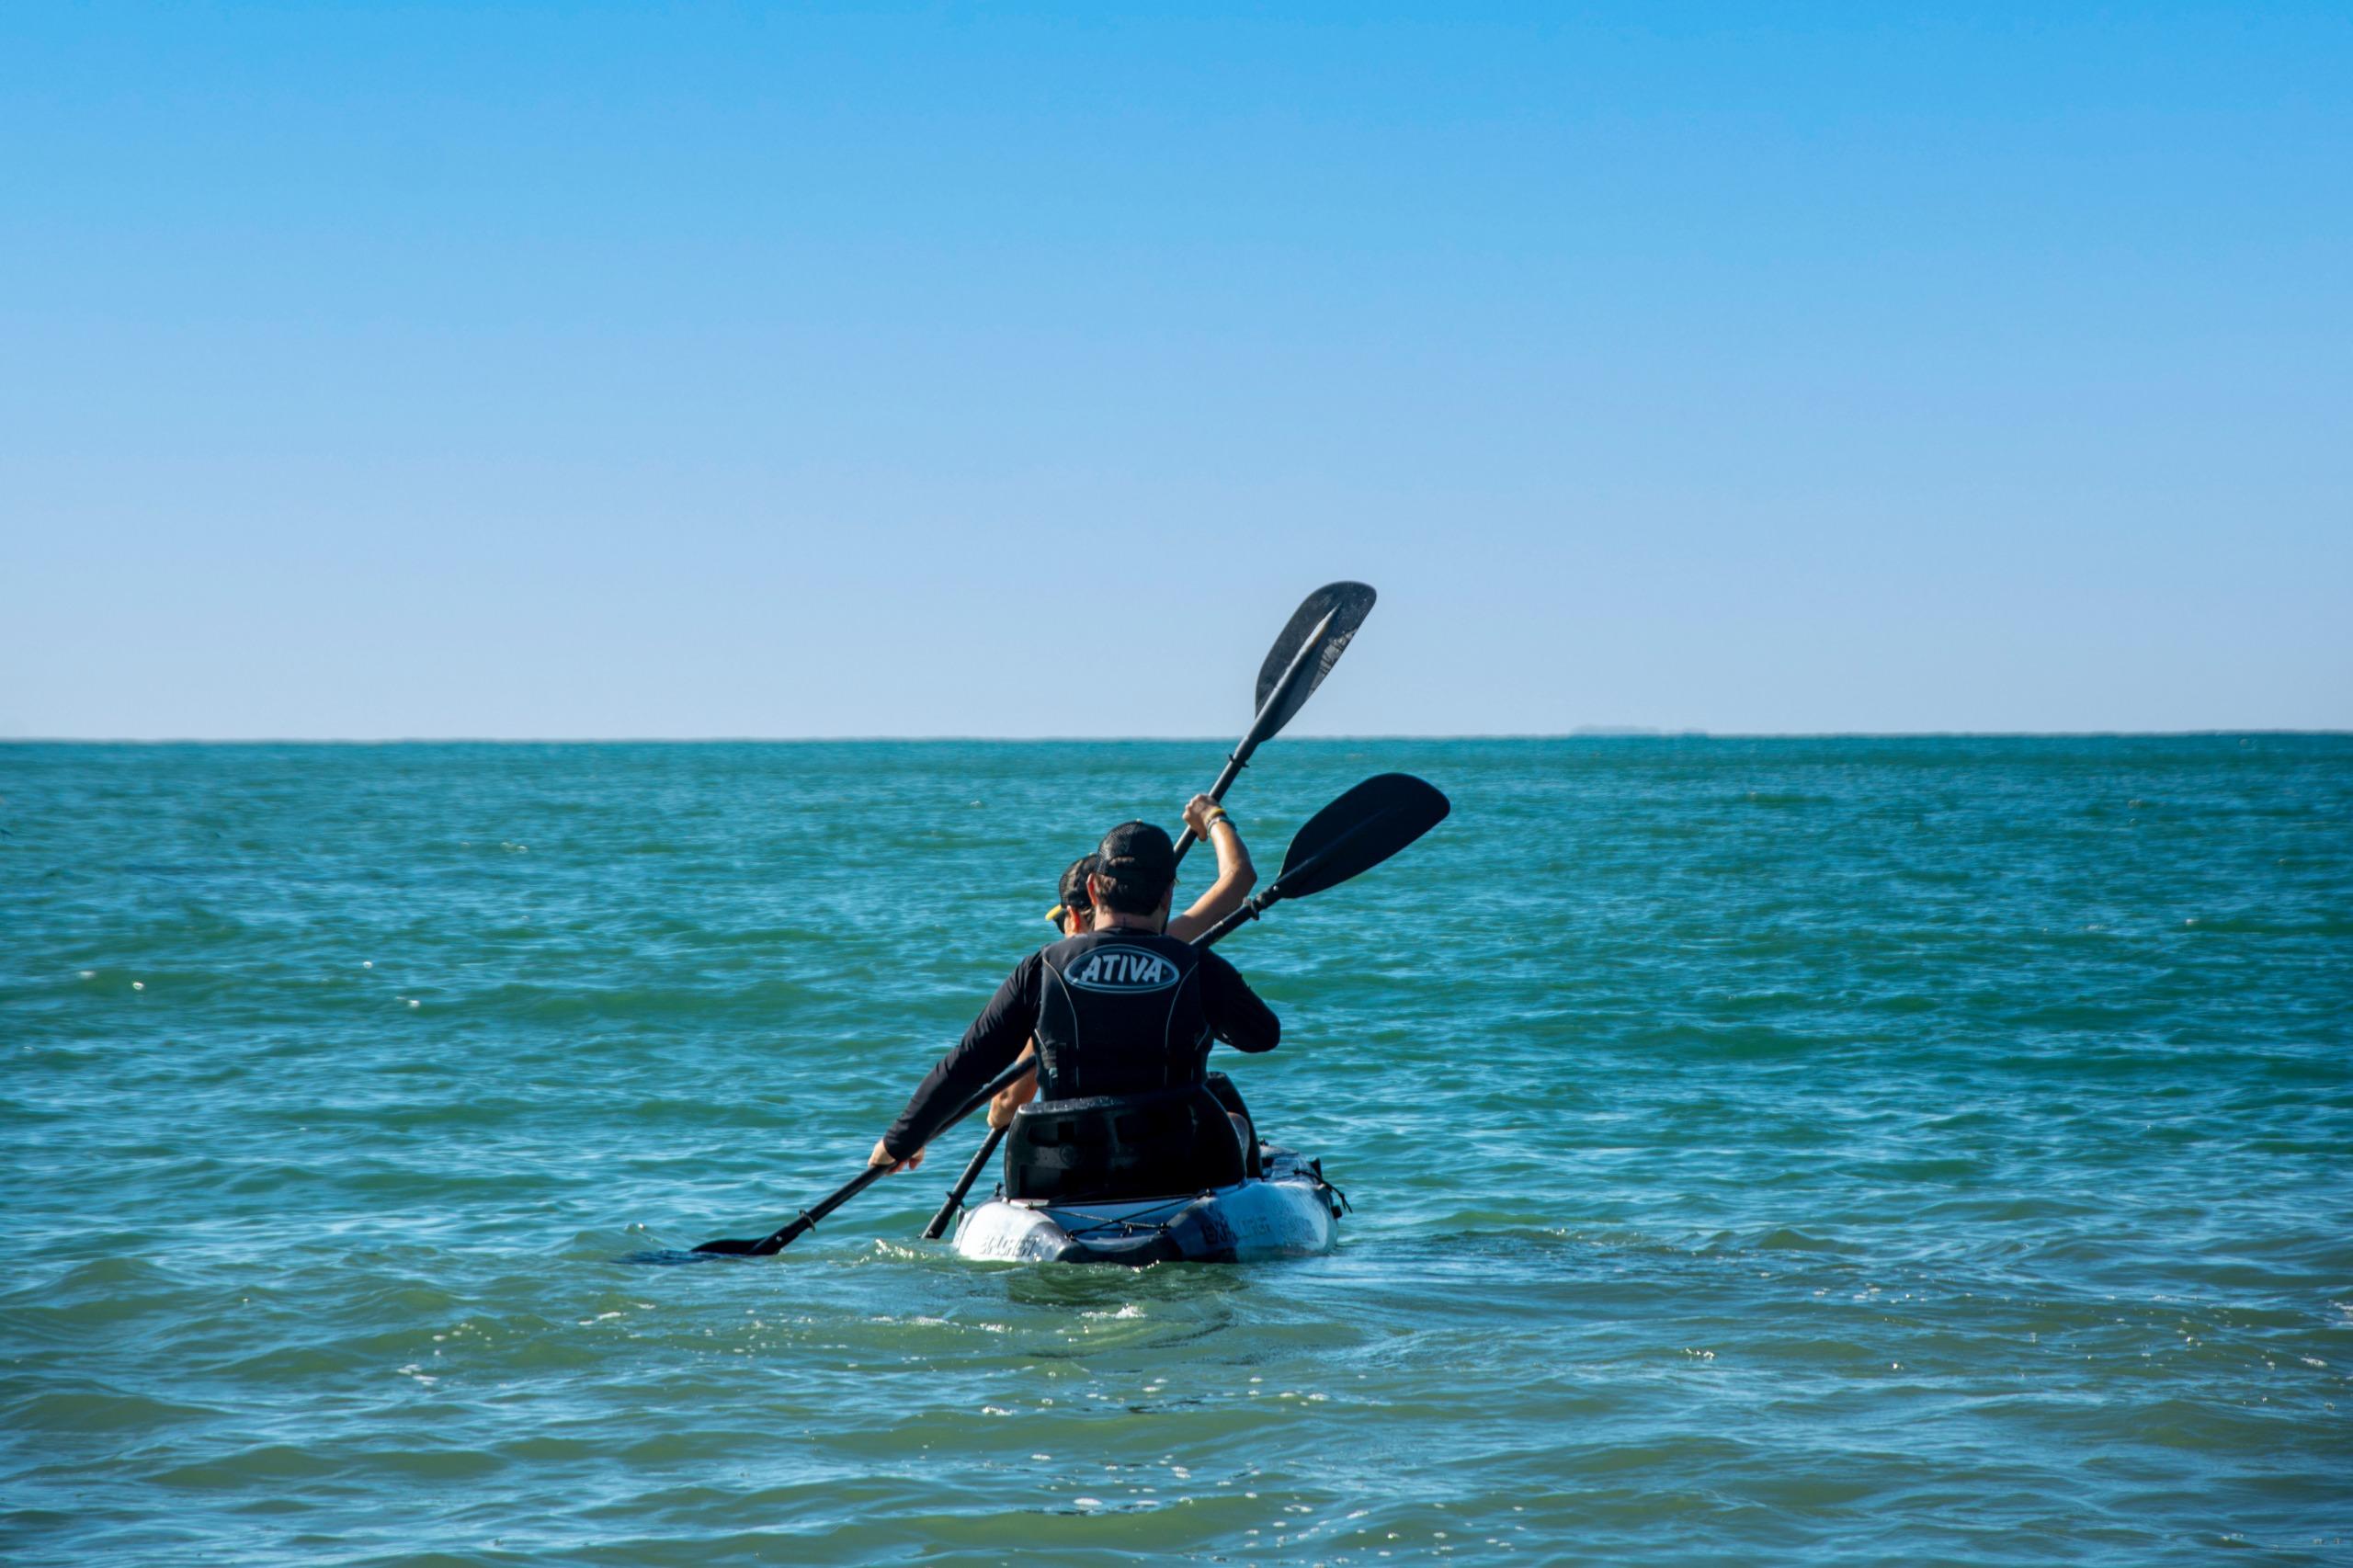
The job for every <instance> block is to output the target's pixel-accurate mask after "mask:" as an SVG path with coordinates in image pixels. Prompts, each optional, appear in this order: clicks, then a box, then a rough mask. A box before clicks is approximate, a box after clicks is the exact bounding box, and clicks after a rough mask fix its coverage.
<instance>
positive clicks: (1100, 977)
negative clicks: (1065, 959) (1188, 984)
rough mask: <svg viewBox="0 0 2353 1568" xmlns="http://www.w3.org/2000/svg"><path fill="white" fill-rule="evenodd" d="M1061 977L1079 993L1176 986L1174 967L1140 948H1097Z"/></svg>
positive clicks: (1157, 955) (1156, 989) (1157, 989)
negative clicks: (1078, 990)
mask: <svg viewBox="0 0 2353 1568" xmlns="http://www.w3.org/2000/svg"><path fill="white" fill-rule="evenodd" d="M1063 978H1064V979H1066V980H1068V981H1069V982H1070V983H1072V984H1073V985H1075V986H1077V987H1078V988H1079V989H1080V990H1082V991H1165V990H1166V989H1167V988H1168V987H1169V986H1172V985H1174V984H1176V965H1175V964H1173V963H1171V962H1169V961H1168V960H1166V959H1165V958H1162V957H1161V956H1160V955H1159V954H1158V953H1154V952H1147V951H1145V950H1144V949H1142V948H1097V949H1095V950H1094V951H1093V952H1091V953H1087V954H1086V955H1085V956H1083V957H1082V958H1080V960H1078V961H1077V962H1076V963H1074V964H1073V965H1071V966H1070V971H1069V973H1068V974H1066V975H1064V976H1063Z"/></svg>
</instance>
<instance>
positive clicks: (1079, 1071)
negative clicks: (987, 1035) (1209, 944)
mask: <svg viewBox="0 0 2353 1568" xmlns="http://www.w3.org/2000/svg"><path fill="white" fill-rule="evenodd" d="M1037 957H1038V963H1039V968H1040V974H1039V995H1038V1022H1037V1025H1036V1028H1035V1033H1036V1035H1037V1040H1038V1053H1039V1057H1040V1062H1041V1063H1042V1065H1041V1067H1040V1074H1041V1081H1040V1085H1039V1089H1040V1093H1041V1094H1042V1095H1044V1096H1045V1097H1046V1098H1048V1099H1050V1100H1060V1099H1074V1098H1076V1097H1077V1096H1082V1095H1134V1094H1142V1093H1143V1092H1144V1091H1145V1090H1148V1089H1165V1088H1173V1087H1175V1086H1176V1085H1179V1084H1198V1083H1199V1082H1200V1081H1201V1080H1202V1077H1203V1075H1204V1074H1206V1072H1207V1071H1208V1063H1209V1054H1210V1043H1211V1039H1212V1037H1213V1036H1214V1035H1215V1033H1216V1032H1217V1030H1216V1028H1215V1027H1214V1026H1213V1025H1212V1024H1211V1019H1213V1018H1214V1019H1217V1020H1219V1021H1220V1022H1222V1023H1224V1024H1225V1026H1226V1028H1227V1031H1228V1032H1229V1033H1231V1034H1234V1035H1237V1036H1238V1037H1239V1038H1237V1039H1236V1040H1234V1043H1235V1044H1236V1045H1237V1046H1239V1047H1240V1048H1241V1049H1243V1050H1245V1051H1250V1050H1264V1049H1266V1048H1267V1046H1271V1045H1272V1044H1273V1043H1274V1042H1275V1040H1277V1039H1279V1037H1280V1034H1281V1025H1280V1024H1279V1022H1278V1021H1277V1020H1276V1018H1275V1016H1274V1014H1273V1012H1271V1011H1270V1010H1269V1009H1268V1008H1267V1005H1266V1004H1265V1003H1264V1002H1261V1001H1260V1000H1259V999H1258V998H1257V996H1256V994H1253V993H1252V991H1251V990H1250V988H1249V986H1248V985H1246V984H1245V983H1244V982H1243V979H1242V976H1241V975H1240V974H1238V973H1236V972H1235V971H1234V968H1233V965H1232V964H1230V963H1227V962H1226V961H1225V960H1223V959H1222V958H1220V957H1218V956H1217V955H1216V954H1215V953H1211V952H1204V951H1202V950H1201V949H1197V948H1194V947H1191V946H1189V945H1188V944H1187V943H1184V942H1180V941H1177V940H1176V938H1174V937H1166V936H1163V935H1161V934H1159V933H1158V932H1153V931H1142V930H1133V929H1119V928H1114V929H1111V930H1108V931H1089V932H1086V934H1084V935H1082V936H1077V937H1064V938H1063V940H1061V941H1059V942H1056V943H1054V944H1052V945H1051V946H1050V947H1048V948H1045V949H1041V950H1040V952H1039V954H1038V955H1037Z"/></svg>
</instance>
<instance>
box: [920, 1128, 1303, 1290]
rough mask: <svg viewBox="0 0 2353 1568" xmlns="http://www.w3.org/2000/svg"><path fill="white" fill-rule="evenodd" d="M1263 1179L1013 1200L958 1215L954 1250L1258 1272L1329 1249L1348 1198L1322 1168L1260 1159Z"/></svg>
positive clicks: (993, 1256)
mask: <svg viewBox="0 0 2353 1568" xmlns="http://www.w3.org/2000/svg"><path fill="white" fill-rule="evenodd" d="M1266 1153H1267V1163H1266V1167H1265V1171H1266V1174H1265V1175H1263V1176H1255V1177H1250V1178H1248V1179H1245V1180H1243V1181H1239V1182H1236V1183H1234V1184H1233V1185H1232V1186H1230V1187H1216V1188H1213V1189H1211V1190H1210V1191H1207V1192H1194V1193H1182V1194H1178V1195H1176V1196H1175V1197H1168V1198H1144V1199H1121V1200H1119V1201H1112V1202H1060V1201H1048V1200H1043V1199H1018V1200H1017V1199H1007V1198H1006V1197H1004V1196H1003V1195H1002V1193H1001V1192H1000V1194H999V1196H997V1197H995V1198H993V1199H989V1200H988V1201H987V1202H985V1203H981V1204H977V1205H975V1206H973V1207H972V1208H971V1209H968V1210H965V1211H964V1215H963V1218H962V1219H961V1221H958V1223H957V1226H956V1250H957V1252H958V1253H960V1254H961V1255H962V1256H965V1257H970V1258H979V1259H987V1260H994V1261H1000V1262H1008V1263H1096V1264H1118V1265H1123V1266H1126V1267H1146V1266H1148V1265H1151V1264H1154V1263H1255V1262H1259V1261H1262V1260H1267V1259H1272V1258H1283V1257H1313V1256H1317V1255H1318V1254H1322V1253H1326V1252H1329V1251H1331V1250H1332V1246H1333V1244H1334V1243H1335V1242H1336V1240H1337V1239H1338V1235H1339V1224H1338V1221H1339V1216H1340V1211H1341V1209H1342V1207H1343V1205H1344V1204H1345V1203H1346V1202H1347V1199H1345V1198H1343V1197H1342V1196H1341V1195H1340V1192H1339V1189H1338V1188H1337V1187H1334V1186H1332V1184H1331V1183H1329V1182H1327V1181H1325V1180H1324V1172H1323V1165H1322V1162H1321V1161H1313V1160H1305V1159H1302V1158H1301V1157H1300V1155H1298V1154H1297V1153H1293V1152H1292V1151H1290V1150H1289V1149H1276V1148H1271V1147H1270V1148H1268V1149H1267V1151H1266Z"/></svg>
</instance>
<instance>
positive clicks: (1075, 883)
mask: <svg viewBox="0 0 2353 1568" xmlns="http://www.w3.org/2000/svg"><path fill="white" fill-rule="evenodd" d="M1094 870H1095V857H1094V856H1092V855H1082V856H1080V857H1079V858H1077V859H1075V860H1073V861H1072V862H1071V863H1070V869H1068V870H1066V871H1064V872H1063V880H1062V883H1061V885H1060V887H1059V888H1058V889H1057V890H1056V891H1057V892H1059V893H1060V894H1061V895H1062V903H1063V908H1064V909H1086V908H1089V907H1091V906H1092V905H1093V903H1094V902H1095V899H1094V896H1093V895H1092V894H1091V893H1089V892H1087V891H1086V879H1087V878H1088V877H1089V876H1091V875H1092V874H1093V873H1094Z"/></svg>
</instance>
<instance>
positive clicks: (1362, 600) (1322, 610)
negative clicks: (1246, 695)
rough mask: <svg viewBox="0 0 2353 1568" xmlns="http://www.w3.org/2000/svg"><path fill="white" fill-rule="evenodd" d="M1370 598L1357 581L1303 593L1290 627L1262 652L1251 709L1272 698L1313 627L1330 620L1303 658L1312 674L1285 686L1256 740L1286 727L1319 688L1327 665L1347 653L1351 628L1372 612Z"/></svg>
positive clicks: (1353, 631) (1369, 592)
mask: <svg viewBox="0 0 2353 1568" xmlns="http://www.w3.org/2000/svg"><path fill="white" fill-rule="evenodd" d="M1375 597H1377V596H1376V595H1375V594H1374V593H1373V591H1372V589H1371V588H1370V586H1368V585H1365V584H1363V583H1327V584H1325V585H1324V586H1323V587H1320V588H1318V589H1316V590H1315V591H1314V592H1313V593H1312V594H1310V595H1308V596H1307V597H1306V599H1305V600H1304V601H1303V602H1302V604H1301V605H1300V607H1299V608H1298V609H1297V610H1295V611H1293V612H1292V614H1291V618H1290V624H1289V625H1287V626H1285V627H1284V628H1283V634H1282V635H1281V636H1280V637H1278V638H1276V639H1275V645H1274V647H1273V648H1272V649H1270V650H1269V651H1268V652H1267V662H1266V663H1265V664H1263V665H1259V666H1258V699H1257V703H1256V706H1257V707H1259V708H1261V709H1263V708H1265V707H1266V706H1267V698H1269V697H1271V696H1273V695H1274V691H1275V687H1276V686H1277V685H1278V684H1279V683H1280V682H1281V680H1282V678H1283V672H1284V671H1286V670H1288V669H1290V662H1291V660H1292V659H1293V658H1295V657H1297V656H1298V653H1299V650H1300V646H1301V644H1302V643H1304V642H1306V641H1307V639H1308V637H1309V635H1310V634H1311V633H1313V631H1314V630H1315V628H1316V625H1317V623H1319V622H1320V621H1322V620H1323V619H1324V617H1325V616H1327V615H1328V616H1330V617H1331V618H1332V624H1331V625H1329V626H1327V627H1325V628H1324V639H1323V645H1322V648H1321V649H1320V651H1319V652H1316V653H1311V654H1309V655H1308V658H1309V661H1310V667H1311V670H1312V672H1313V673H1311V674H1310V675H1309V676H1308V677H1307V678H1306V679H1305V680H1303V681H1302V682H1300V683H1299V684H1298V685H1297V686H1295V687H1292V688H1291V690H1290V695H1289V696H1288V697H1287V698H1285V699H1284V701H1283V705H1282V707H1281V708H1280V709H1279V710H1277V711H1276V713H1275V715H1274V717H1273V721H1272V722H1270V723H1269V724H1268V725H1267V729H1266V733H1264V734H1262V735H1260V736H1259V737H1258V738H1259V739H1260V740H1266V739H1268V738H1270V737H1271V736H1273V735H1274V734H1276V733H1278V732H1279V731H1280V730H1281V729H1282V727H1283V726H1284V725H1285V724H1288V723H1290V721H1291V717H1292V715H1294V714H1296V713H1297V712H1298V711H1299V710H1300V709H1301V708H1302V707H1303V706H1304V705H1305V704H1306V701H1307V699H1308V698H1309V697H1311V696H1313V694H1314V691H1315V688H1316V687H1319V686H1322V685H1323V684H1324V676H1328V675H1330V674H1331V673H1332V666H1333V665H1336V664H1338V663H1339V662H1340V655H1341V654H1342V653H1345V652H1347V646H1348V639H1349V638H1351V637H1354V636H1355V635H1356V634H1357V628H1358V627H1359V626H1362V625H1363V624H1364V618H1365V617H1366V616H1368V615H1370V614H1371V613H1372V601H1373V599H1374V598H1375Z"/></svg>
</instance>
